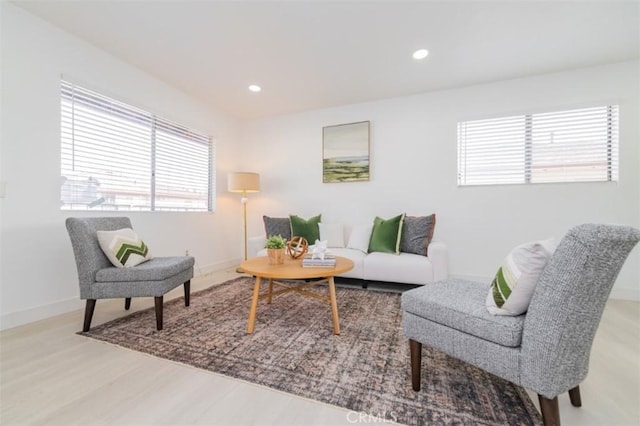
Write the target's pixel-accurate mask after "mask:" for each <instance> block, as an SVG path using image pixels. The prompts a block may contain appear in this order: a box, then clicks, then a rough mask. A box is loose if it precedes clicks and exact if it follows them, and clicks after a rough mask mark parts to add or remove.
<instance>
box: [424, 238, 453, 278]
mask: <svg viewBox="0 0 640 426" xmlns="http://www.w3.org/2000/svg"><path fill="white" fill-rule="evenodd" d="M427 257H428V258H429V259H430V260H431V264H432V265H433V281H434V282H436V281H441V280H446V279H447V278H448V277H449V254H448V251H447V245H446V244H445V243H443V242H441V241H434V242H432V243H430V244H429V248H428V249H427Z"/></svg>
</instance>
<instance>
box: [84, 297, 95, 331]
mask: <svg viewBox="0 0 640 426" xmlns="http://www.w3.org/2000/svg"><path fill="white" fill-rule="evenodd" d="M95 307H96V299H87V305H86V306H85V308H84V325H83V326H82V331H84V332H87V331H89V329H90V328H91V318H93V310H94V309H95Z"/></svg>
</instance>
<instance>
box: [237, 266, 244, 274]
mask: <svg viewBox="0 0 640 426" xmlns="http://www.w3.org/2000/svg"><path fill="white" fill-rule="evenodd" d="M236 273H238V274H246V272H244V269H242V268H241V267H239V266H238V267H237V268H236Z"/></svg>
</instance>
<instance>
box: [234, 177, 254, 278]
mask: <svg viewBox="0 0 640 426" xmlns="http://www.w3.org/2000/svg"><path fill="white" fill-rule="evenodd" d="M227 190H228V191H229V192H241V193H242V198H241V199H240V202H241V203H242V218H243V220H242V223H243V226H244V260H247V202H248V201H249V199H248V198H247V193H249V192H258V191H260V175H259V174H258V173H248V172H231V173H229V175H228V177H227ZM236 271H237V272H242V270H241V269H240V268H238V269H237V270H236Z"/></svg>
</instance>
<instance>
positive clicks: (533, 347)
mask: <svg viewBox="0 0 640 426" xmlns="http://www.w3.org/2000/svg"><path fill="white" fill-rule="evenodd" d="M638 240H640V231H638V230H637V229H634V228H631V227H627V226H617V225H595V224H585V225H580V226H576V227H574V228H572V229H571V230H570V231H569V232H568V233H567V235H566V236H565V237H564V238H563V239H562V241H560V244H559V245H558V248H557V249H556V251H555V253H554V254H553V256H552V257H551V259H549V262H547V265H546V267H545V269H544V271H543V272H542V275H541V276H540V279H539V281H538V284H537V286H536V288H535V291H534V294H533V297H532V299H531V304H530V305H529V310H528V312H527V315H526V319H525V323H524V331H523V336H522V364H521V365H522V371H521V378H522V380H521V385H522V386H524V387H527V388H529V389H531V390H534V391H535V392H537V393H538V394H541V395H543V396H545V397H547V398H554V397H555V396H557V395H559V394H561V393H563V392H566V391H567V390H569V389H571V388H573V387H575V386H577V385H578V384H579V383H580V382H581V381H582V380H583V379H584V378H585V377H586V375H587V371H588V366H589V353H590V351H591V344H592V343H593V338H594V336H595V333H596V330H597V328H598V324H599V323H600V318H601V317H602V312H603V310H604V306H605V303H606V301H607V298H608V297H609V293H610V292H611V288H612V287H613V284H614V282H615V280H616V277H617V276H618V273H619V272H620V269H621V268H622V265H623V264H624V262H625V260H626V258H627V256H628V255H629V253H630V252H631V250H632V249H633V247H634V246H635V245H636V243H637V242H638Z"/></svg>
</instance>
